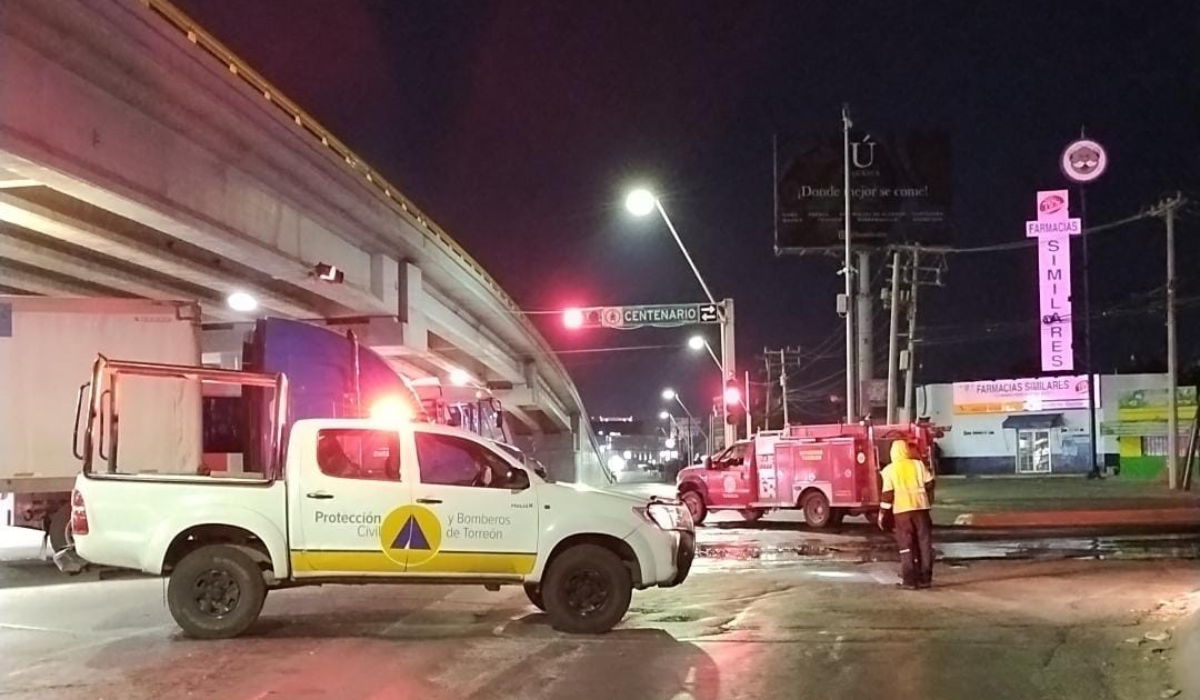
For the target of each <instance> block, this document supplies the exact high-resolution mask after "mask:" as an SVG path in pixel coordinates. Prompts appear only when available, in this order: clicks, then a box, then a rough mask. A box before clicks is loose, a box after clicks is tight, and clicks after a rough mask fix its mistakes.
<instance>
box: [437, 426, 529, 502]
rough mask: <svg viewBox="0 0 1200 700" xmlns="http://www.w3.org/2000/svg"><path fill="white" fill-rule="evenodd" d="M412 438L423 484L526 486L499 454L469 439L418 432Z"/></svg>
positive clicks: (499, 487) (526, 483) (485, 486)
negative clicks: (413, 438) (415, 443)
mask: <svg viewBox="0 0 1200 700" xmlns="http://www.w3.org/2000/svg"><path fill="white" fill-rule="evenodd" d="M416 438H417V462H418V465H419V466H420V471H421V483H423V484H441V485H444V486H475V487H483V488H494V489H510V488H523V487H524V486H527V485H528V483H529V482H528V478H521V477H523V476H525V475H524V474H517V473H516V472H518V471H519V470H517V469H514V468H513V467H511V466H509V464H508V462H505V461H504V460H503V459H501V458H500V456H499V455H497V454H496V453H494V452H492V451H491V450H489V449H487V448H486V447H483V446H482V445H480V444H478V443H476V442H473V441H471V440H464V439H463V438H458V437H453V436H450V435H439V434H437V433H422V432H418V433H417V434H416Z"/></svg>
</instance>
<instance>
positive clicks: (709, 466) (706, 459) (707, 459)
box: [704, 455, 716, 469]
mask: <svg viewBox="0 0 1200 700" xmlns="http://www.w3.org/2000/svg"><path fill="white" fill-rule="evenodd" d="M704 468H705V469H716V467H715V466H714V465H713V459H712V457H709V456H707V455H705V457H704Z"/></svg>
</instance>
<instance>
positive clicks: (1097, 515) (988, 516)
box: [954, 508, 1200, 528]
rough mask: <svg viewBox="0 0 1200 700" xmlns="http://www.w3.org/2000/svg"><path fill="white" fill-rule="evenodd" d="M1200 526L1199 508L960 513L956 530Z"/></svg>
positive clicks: (955, 524)
mask: <svg viewBox="0 0 1200 700" xmlns="http://www.w3.org/2000/svg"><path fill="white" fill-rule="evenodd" d="M1189 524H1194V525H1196V526H1200V508H1139V509H1126V510H1051V511H1017V512H1012V511H1010V512H1006V513H963V514H962V515H959V516H958V517H957V518H955V519H954V526H955V527H981V528H988V527H1089V526H1095V525H1189Z"/></svg>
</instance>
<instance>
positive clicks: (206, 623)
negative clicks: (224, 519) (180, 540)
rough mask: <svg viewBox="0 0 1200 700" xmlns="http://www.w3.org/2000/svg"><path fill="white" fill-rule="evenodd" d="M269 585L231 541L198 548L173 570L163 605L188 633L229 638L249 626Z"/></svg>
mask: <svg viewBox="0 0 1200 700" xmlns="http://www.w3.org/2000/svg"><path fill="white" fill-rule="evenodd" d="M266 597H267V584H266V582H265V581H263V576H262V572H261V571H259V570H258V565H257V564H255V563H254V560H253V559H251V558H250V557H249V556H248V555H247V554H246V553H245V552H243V551H241V550H240V549H238V548H236V547H231V546H229V545H223V544H217V545H208V546H206V547H201V548H199V549H197V550H196V551H194V552H191V553H189V554H188V555H187V556H185V557H184V558H183V561H181V562H179V564H177V565H176V566H175V570H174V571H172V572H171V580H170V582H169V583H168V584H167V607H169V608H170V609H171V617H174V618H175V622H176V623H177V624H178V625H179V627H180V628H181V629H182V630H183V632H184V634H186V635H187V636H189V637H196V638H198V639H227V638H229V637H236V636H238V635H239V634H241V633H242V632H245V631H246V630H247V629H249V627H250V625H253V624H254V621H255V620H257V619H258V614H259V613H260V612H262V606H263V601H264V600H265V599H266Z"/></svg>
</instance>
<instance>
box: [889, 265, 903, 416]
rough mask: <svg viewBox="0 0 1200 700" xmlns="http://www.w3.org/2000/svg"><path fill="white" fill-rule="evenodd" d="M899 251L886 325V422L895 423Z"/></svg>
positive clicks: (893, 272)
mask: <svg viewBox="0 0 1200 700" xmlns="http://www.w3.org/2000/svg"><path fill="white" fill-rule="evenodd" d="M900 260H901V257H900V251H898V250H897V251H894V252H893V253H892V296H891V308H890V309H889V311H890V312H891V314H890V322H889V324H888V367H887V422H888V424H889V425H890V424H894V423H895V422H896V365H897V364H898V359H899V355H900V334H899V330H900V329H899V326H900Z"/></svg>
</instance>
